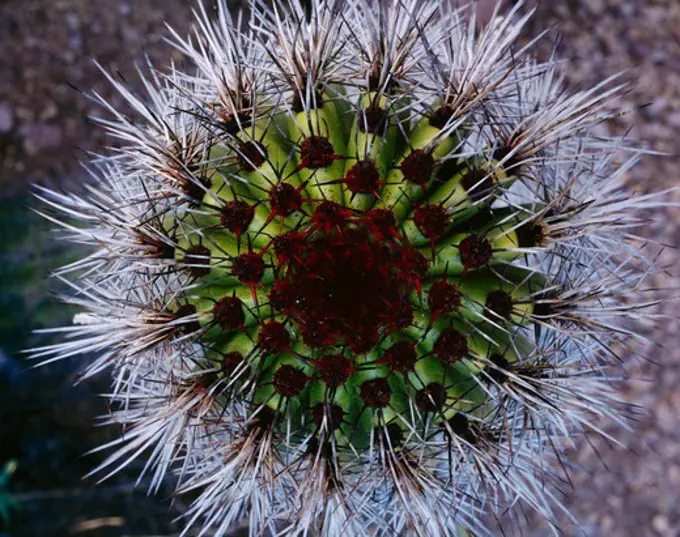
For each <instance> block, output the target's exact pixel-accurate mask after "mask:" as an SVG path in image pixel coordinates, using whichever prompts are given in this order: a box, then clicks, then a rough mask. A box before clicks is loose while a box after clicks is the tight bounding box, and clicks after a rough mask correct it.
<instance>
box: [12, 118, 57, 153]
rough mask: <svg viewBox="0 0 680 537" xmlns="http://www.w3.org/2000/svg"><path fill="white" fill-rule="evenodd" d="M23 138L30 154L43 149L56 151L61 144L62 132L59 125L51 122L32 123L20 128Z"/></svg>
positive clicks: (24, 147)
mask: <svg viewBox="0 0 680 537" xmlns="http://www.w3.org/2000/svg"><path fill="white" fill-rule="evenodd" d="M19 134H20V135H21V137H22V138H23V143H22V146H23V149H24V151H25V152H26V154H27V155H29V156H35V155H37V154H39V153H41V152H42V151H54V150H55V149H58V148H59V147H60V146H61V141H62V132H61V128H60V127H59V125H51V124H49V123H31V124H28V125H23V126H22V127H21V128H20V129H19Z"/></svg>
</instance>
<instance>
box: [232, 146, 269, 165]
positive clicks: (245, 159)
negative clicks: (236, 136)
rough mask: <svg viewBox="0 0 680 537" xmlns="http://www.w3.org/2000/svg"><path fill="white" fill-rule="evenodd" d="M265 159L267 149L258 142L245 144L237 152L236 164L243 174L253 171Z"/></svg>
mask: <svg viewBox="0 0 680 537" xmlns="http://www.w3.org/2000/svg"><path fill="white" fill-rule="evenodd" d="M267 157H268V155H267V148H266V147H265V146H264V145H263V144H261V143H260V142H255V141H251V142H245V143H243V144H241V146H240V147H239V148H238V150H237V158H238V164H239V166H240V167H241V169H242V170H243V171H244V172H252V171H255V170H256V169H257V168H259V167H260V166H262V164H264V162H265V161H266V160H267Z"/></svg>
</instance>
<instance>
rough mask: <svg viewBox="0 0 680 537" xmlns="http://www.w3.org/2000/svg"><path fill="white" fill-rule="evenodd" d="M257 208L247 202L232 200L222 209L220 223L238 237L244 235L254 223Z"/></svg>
mask: <svg viewBox="0 0 680 537" xmlns="http://www.w3.org/2000/svg"><path fill="white" fill-rule="evenodd" d="M254 215H255V207H254V206H252V205H249V204H248V203H246V202H245V201H240V200H232V201H230V202H228V203H227V204H225V206H224V207H222V211H221V213H220V223H221V224H222V225H223V226H224V227H225V228H227V229H228V230H229V231H231V232H232V233H233V234H234V235H236V236H237V237H240V236H241V235H243V234H244V233H245V232H246V231H247V230H248V226H250V224H251V222H252V221H253V217H254Z"/></svg>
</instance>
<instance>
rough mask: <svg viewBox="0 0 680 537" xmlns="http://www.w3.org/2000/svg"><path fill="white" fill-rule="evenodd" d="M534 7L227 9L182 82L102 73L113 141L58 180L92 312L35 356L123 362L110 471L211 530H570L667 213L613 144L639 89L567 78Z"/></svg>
mask: <svg viewBox="0 0 680 537" xmlns="http://www.w3.org/2000/svg"><path fill="white" fill-rule="evenodd" d="M520 7H521V6H517V7H516V8H514V9H512V10H511V11H510V12H508V13H506V14H504V15H503V16H500V14H499V13H498V11H497V12H496V14H495V15H494V17H493V18H492V20H491V21H490V23H489V24H488V25H486V26H485V27H484V28H483V29H481V30H480V29H478V28H477V25H476V24H475V21H474V15H471V13H470V11H471V10H470V9H469V8H462V9H454V8H452V7H450V6H448V4H447V3H446V2H443V3H440V2H420V1H417V0H406V1H404V0H401V1H399V0H394V1H388V2H371V1H370V0H344V1H341V0H313V1H312V2H311V3H310V4H309V5H307V6H306V7H305V6H304V5H303V4H301V3H300V2H299V0H287V1H286V2H285V3H283V2H281V1H275V2H274V3H273V4H271V5H269V6H268V5H265V4H264V3H261V2H260V1H257V0H253V1H252V2H251V4H250V5H249V9H248V11H247V14H246V13H243V14H240V15H238V16H234V15H232V14H230V11H229V9H228V7H227V3H226V1H225V0H220V1H219V2H218V3H217V5H216V9H215V10H214V11H213V10H209V9H208V8H206V7H205V6H203V5H199V6H198V8H197V11H196V21H195V27H194V31H193V33H192V34H191V35H190V36H188V37H184V36H182V35H180V34H178V33H176V32H174V31H171V34H170V37H169V41H170V42H171V44H172V45H173V46H174V47H175V48H176V49H177V50H179V51H180V52H181V53H182V54H183V55H184V56H185V58H186V62H185V65H183V66H182V68H181V69H180V68H179V67H177V66H171V67H170V68H168V69H165V70H156V69H155V68H153V67H152V66H148V68H146V67H145V68H144V69H141V68H140V75H142V79H143V81H144V91H143V92H141V93H137V92H135V91H134V90H132V89H131V88H130V87H129V86H128V85H127V84H126V83H125V82H124V81H123V80H119V79H117V78H115V77H113V76H110V75H107V76H109V78H110V81H111V83H112V84H113V85H114V86H115V87H116V88H117V90H118V91H119V92H120V94H121V95H122V97H123V98H124V99H125V100H126V101H127V103H128V105H129V106H131V107H132V108H133V110H134V115H133V116H128V115H125V114H124V113H123V112H122V111H120V110H118V109H117V108H116V107H114V106H113V105H112V104H109V103H108V102H107V101H106V100H105V99H103V98H101V97H99V96H98V95H96V94H95V95H93V96H92V98H94V99H95V100H97V101H99V102H100V103H101V104H102V105H103V107H104V109H105V111H106V112H107V114H108V115H105V117H104V118H99V119H98V121H99V122H100V123H101V124H102V125H103V127H104V128H106V129H108V131H109V132H110V133H111V134H112V135H113V136H114V137H116V138H117V139H118V143H117V145H116V148H115V149H112V150H111V151H110V152H109V153H107V154H106V155H104V156H101V157H96V158H95V159H94V160H93V162H92V163H91V165H90V167H89V168H90V170H91V174H92V182H91V184H90V185H88V188H87V189H86V190H85V191H84V192H80V193H72V194H61V193H57V192H52V191H48V190H45V189H41V190H40V191H39V192H38V197H39V198H40V199H42V200H43V201H44V203H46V204H47V205H48V206H49V207H50V209H49V210H46V211H44V212H45V215H46V216H47V217H48V218H50V219H52V220H53V221H55V222H58V223H61V225H62V226H64V227H65V228H66V230H67V231H68V234H69V235H70V237H71V238H72V239H73V240H75V241H77V242H80V243H85V244H87V245H90V246H91V247H92V249H91V251H90V253H89V255H87V256H86V257H84V258H82V259H81V260H80V261H77V262H75V263H72V264H70V265H69V266H67V267H64V268H62V269H61V270H60V271H58V274H59V275H60V276H61V277H62V278H64V279H66V280H68V281H70V282H71V285H72V288H73V293H72V295H71V296H69V297H68V298H67V300H68V301H69V302H71V303H73V304H75V305H77V306H78V307H80V308H81V309H82V313H79V314H78V315H76V317H75V319H74V324H73V326H70V327H65V328H61V329H59V331H61V332H65V334H66V336H67V337H66V339H65V340H64V341H63V342H61V343H57V344H54V345H51V346H48V347H43V348H40V349H36V350H34V355H35V356H37V357H41V358H43V359H44V358H47V359H62V358H66V357H70V356H73V355H77V354H82V353H88V354H90V353H92V354H93V355H95V358H93V360H92V361H91V363H90V365H89V366H88V368H87V371H86V372H85V373H84V375H85V376H86V377H87V376H91V375H94V374H97V373H100V372H102V371H104V370H108V371H110V372H111V374H112V376H113V387H112V391H111V394H110V395H109V397H110V399H111V406H112V409H113V410H112V413H111V416H110V421H111V422H112V423H116V424H122V425H123V426H124V428H125V434H124V435H123V436H122V437H121V439H120V440H119V441H116V442H113V443H112V444H111V445H109V446H104V448H105V449H110V450H112V451H111V453H110V455H109V456H108V458H107V459H106V461H105V463H104V465H103V467H102V468H101V469H99V470H100V471H101V472H103V475H104V476H108V475H111V474H112V473H114V472H116V471H118V470H120V469H121V468H124V467H125V466H126V465H128V464H129V463H130V462H131V461H132V460H134V459H135V458H137V457H139V456H142V454H144V455H143V456H144V457H147V460H148V462H147V463H146V464H145V466H144V474H148V475H149V476H150V482H151V487H150V488H151V490H152V491H155V490H157V489H158V488H159V486H160V484H161V482H162V480H163V479H164V476H165V475H166V474H167V473H168V472H174V473H175V474H176V475H177V476H178V492H180V493H183V492H188V491H194V498H195V499H194V500H193V503H192V504H191V507H190V509H189V511H188V513H187V525H188V527H191V526H196V525H197V526H198V527H199V528H201V531H200V534H201V535H209V534H210V535H225V534H226V533H227V532H228V531H229V529H230V528H233V527H235V525H236V524H238V523H240V522H241V521H244V520H247V523H248V527H249V530H250V534H251V535H263V534H265V533H266V532H267V531H271V534H272V535H326V536H336V535H337V536H339V535H346V536H363V535H390V536H391V535H419V536H451V535H457V534H458V532H467V533H469V534H470V535H487V534H490V530H489V529H487V527H486V525H485V521H488V520H490V519H492V518H491V516H490V515H492V514H495V515H500V513H503V512H505V511H506V510H507V508H508V507H509V506H512V505H514V504H516V503H517V502H520V503H523V504H525V505H528V506H530V507H531V508H533V509H535V510H537V511H538V512H539V513H540V514H541V515H543V516H544V517H546V518H547V520H548V521H549V522H550V523H552V524H556V520H557V519H556V513H558V512H561V511H563V510H564V506H563V505H562V504H561V502H560V499H559V497H558V496H557V494H556V492H555V488H554V487H555V486H559V484H560V482H561V481H563V480H564V479H565V477H564V475H563V474H562V472H565V471H566V468H567V466H566V463H564V462H563V461H562V455H563V450H564V448H565V447H566V446H567V445H568V444H569V441H570V439H571V438H574V437H577V436H579V435H583V434H587V433H589V432H593V431H595V432H597V431H599V425H598V423H600V420H601V419H602V418H609V419H613V420H616V421H621V419H622V418H621V417H620V416H622V415H623V414H625V411H626V407H625V405H624V404H623V403H622V402H621V401H620V400H619V399H618V398H617V396H616V393H615V390H614V387H613V384H614V383H615V380H616V378H619V377H618V376H617V377H615V378H612V377H609V376H608V373H607V371H608V370H607V366H608V365H609V364H611V363H612V362H615V360H616V358H617V355H616V352H615V350H613V348H614V347H613V346H614V345H615V344H617V343H618V342H621V341H628V342H630V341H632V340H635V338H636V337H637V336H636V335H635V333H634V332H633V329H632V328H631V326H629V324H627V320H626V319H627V317H630V316H632V317H635V318H638V319H644V318H645V317H646V316H647V315H648V314H647V313H646V311H647V308H649V307H651V306H653V305H654V302H653V301H652V300H651V299H650V300H648V299H645V298H644V294H643V293H642V289H643V288H644V279H645V277H646V276H648V275H649V274H650V273H653V272H654V270H655V268H654V264H653V262H652V260H650V259H648V257H647V256H646V255H645V254H644V252H643V251H642V250H641V249H640V248H639V241H638V240H637V237H636V236H635V233H636V228H637V227H638V226H639V225H640V223H641V222H642V221H641V220H640V219H639V218H638V217H637V216H636V214H635V211H636V209H639V208H646V207H649V206H652V205H655V204H659V201H658V199H657V198H656V197H655V196H652V195H648V196H637V197H636V196H634V195H631V194H630V193H628V192H627V191H625V190H624V189H623V188H622V186H621V184H622V178H623V177H624V174H625V173H626V172H627V171H628V170H629V169H630V167H631V166H632V165H633V164H634V163H635V161H636V160H637V158H638V156H639V153H640V152H639V151H636V150H631V149H627V148H628V144H627V143H625V142H624V141H622V140H615V139H608V138H605V137H602V136H598V135H597V134H596V132H595V130H596V128H597V127H598V125H599V124H600V123H602V122H603V121H606V120H607V119H608V118H609V117H611V114H612V113H611V112H610V111H609V110H610V109H611V102H612V100H613V99H615V98H616V96H617V95H618V94H619V93H620V91H621V89H622V87H621V86H620V85H617V84H616V82H615V80H614V79H609V80H606V81H604V82H603V83H602V84H599V85H598V86H596V87H594V88H592V89H581V90H578V91H567V90H566V89H565V88H564V85H563V84H562V82H561V80H560V77H559V75H558V69H557V66H556V62H554V61H550V62H548V63H540V62H537V61H536V60H534V59H533V58H532V57H531V56H530V54H529V52H528V51H529V49H530V47H531V45H532V43H529V44H528V45H526V46H525V47H523V48H522V47H519V46H517V45H516V44H515V43H516V41H517V39H518V36H519V34H520V32H521V29H522V27H523V25H524V24H525V22H526V21H527V19H528V17H529V16H530V14H528V15H521V11H520ZM625 151H628V154H627V155H626V154H625ZM622 152H623V158H618V157H616V158H615V154H617V153H619V154H620V153H622ZM58 213H61V214H62V215H63V216H59V214H58ZM650 315H651V313H650Z"/></svg>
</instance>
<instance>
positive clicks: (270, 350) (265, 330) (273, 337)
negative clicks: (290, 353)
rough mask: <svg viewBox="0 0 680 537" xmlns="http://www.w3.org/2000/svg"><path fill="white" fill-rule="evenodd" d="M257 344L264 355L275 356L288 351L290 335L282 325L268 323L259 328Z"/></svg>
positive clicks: (272, 322)
mask: <svg viewBox="0 0 680 537" xmlns="http://www.w3.org/2000/svg"><path fill="white" fill-rule="evenodd" d="M258 343H259V345H260V348H261V349H262V351H264V352H265V353H266V354H275V353H279V352H283V351H285V350H288V346H289V345H290V335H289V334H288V331H287V330H286V327H285V325H284V324H283V323H279V322H277V321H270V322H268V323H264V324H263V325H262V326H260V335H259V337H258Z"/></svg>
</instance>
